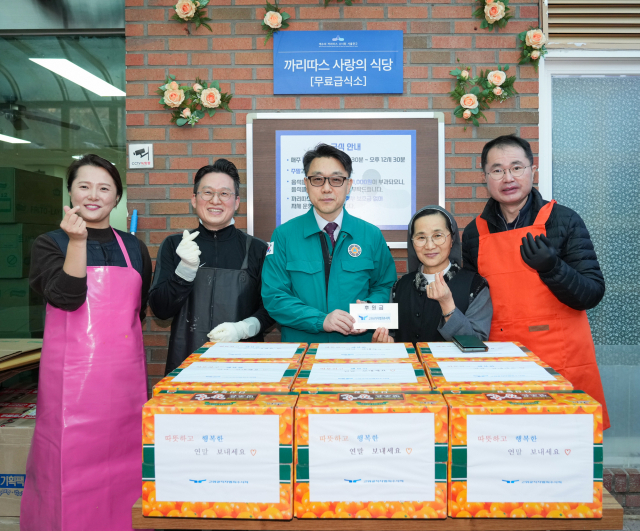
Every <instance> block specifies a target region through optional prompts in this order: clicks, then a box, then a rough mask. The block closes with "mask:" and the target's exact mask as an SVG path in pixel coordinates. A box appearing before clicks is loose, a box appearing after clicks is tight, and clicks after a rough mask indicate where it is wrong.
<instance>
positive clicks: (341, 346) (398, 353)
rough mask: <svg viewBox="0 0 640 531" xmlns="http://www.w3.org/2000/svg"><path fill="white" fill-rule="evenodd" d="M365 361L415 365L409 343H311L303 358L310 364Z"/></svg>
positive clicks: (414, 358)
mask: <svg viewBox="0 0 640 531" xmlns="http://www.w3.org/2000/svg"><path fill="white" fill-rule="evenodd" d="M350 360H365V361H368V362H369V363H415V362H417V361H419V360H418V357H417V355H416V349H415V348H414V347H413V344H411V343H311V345H310V346H309V350H308V351H307V354H306V356H305V358H304V361H305V362H311V363H341V362H344V361H350Z"/></svg>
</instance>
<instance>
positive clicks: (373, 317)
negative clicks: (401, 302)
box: [349, 302, 398, 330]
mask: <svg viewBox="0 0 640 531" xmlns="http://www.w3.org/2000/svg"><path fill="white" fill-rule="evenodd" d="M349 313H350V314H351V316H352V317H353V318H354V319H355V323H354V325H353V328H355V329H359V330H363V329H364V330H375V329H376V328H380V327H383V328H387V329H394V328H398V304H397V303H395V302H387V303H375V304H372V303H368V302H365V303H364V304H362V303H361V304H350V305H349Z"/></svg>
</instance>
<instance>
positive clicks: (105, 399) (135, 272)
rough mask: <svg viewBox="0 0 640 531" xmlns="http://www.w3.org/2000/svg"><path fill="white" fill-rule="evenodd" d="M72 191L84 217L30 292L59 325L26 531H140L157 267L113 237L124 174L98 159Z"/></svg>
mask: <svg viewBox="0 0 640 531" xmlns="http://www.w3.org/2000/svg"><path fill="white" fill-rule="evenodd" d="M67 187H68V189H69V194H70V197H71V204H72V206H73V208H69V207H65V217H64V219H63V220H62V223H61V224H60V229H59V230H56V231H53V232H50V233H47V234H44V235H42V236H40V237H38V239H37V240H36V241H35V242H34V245H33V250H32V258H31V261H32V265H31V273H30V283H31V286H32V287H33V288H34V289H35V290H36V291H37V292H38V293H40V294H41V295H43V296H44V298H45V300H46V301H47V314H46V320H45V330H44V344H43V348H42V359H41V363H40V381H39V388H38V412H37V420H36V428H35V433H34V436H33V442H32V445H31V451H30V453H29V459H28V462H27V479H26V482H25V490H24V496H23V498H22V506H21V515H20V529H21V531H89V530H91V531H121V530H125V529H126V530H129V529H132V527H131V507H132V505H133V504H134V503H135V501H136V500H137V499H138V497H139V496H140V481H141V477H142V470H141V468H142V465H141V440H142V439H141V435H142V433H141V412H142V406H143V404H144V403H145V401H146V399H147V385H146V363H145V353H144V347H143V343H142V327H141V323H140V320H141V317H142V318H143V317H144V308H145V307H146V294H147V292H148V288H149V283H150V280H151V260H150V258H149V253H148V251H147V248H146V246H145V245H144V244H143V243H142V242H140V241H139V240H138V239H137V238H135V236H132V235H130V234H126V233H124V232H120V231H116V230H114V229H112V228H111V227H110V226H109V214H110V213H111V211H112V210H113V208H114V207H115V206H116V204H117V203H118V201H119V200H120V198H121V197H122V182H121V180H120V175H119V174H118V170H117V169H116V168H115V166H113V165H112V164H111V163H110V162H109V161H107V160H105V159H103V158H101V157H98V156H97V155H86V156H84V157H83V158H82V159H80V160H78V161H76V162H74V163H73V164H72V165H71V166H70V168H69V170H68V173H67ZM141 308H142V311H141Z"/></svg>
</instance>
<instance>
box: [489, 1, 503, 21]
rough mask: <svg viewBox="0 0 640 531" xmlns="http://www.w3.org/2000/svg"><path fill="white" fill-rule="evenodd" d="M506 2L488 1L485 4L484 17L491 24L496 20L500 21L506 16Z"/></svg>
mask: <svg viewBox="0 0 640 531" xmlns="http://www.w3.org/2000/svg"><path fill="white" fill-rule="evenodd" d="M504 11H505V10H504V4H503V3H502V2H498V0H496V1H495V2H491V3H490V4H489V3H487V5H486V6H484V18H486V19H487V22H488V23H489V24H493V23H494V22H498V20H500V19H501V18H502V17H504Z"/></svg>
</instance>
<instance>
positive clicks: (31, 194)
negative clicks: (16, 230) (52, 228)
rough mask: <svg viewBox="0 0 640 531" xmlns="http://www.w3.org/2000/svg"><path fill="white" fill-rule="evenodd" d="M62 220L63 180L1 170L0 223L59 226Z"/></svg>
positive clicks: (17, 170)
mask: <svg viewBox="0 0 640 531" xmlns="http://www.w3.org/2000/svg"><path fill="white" fill-rule="evenodd" d="M62 217H63V216H62V179H61V178H60V177H52V176H50V175H44V174H42V173H33V172H30V171H25V170H19V169H17V168H0V223H30V224H32V223H39V224H45V225H47V224H48V225H59V224H60V221H62Z"/></svg>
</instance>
